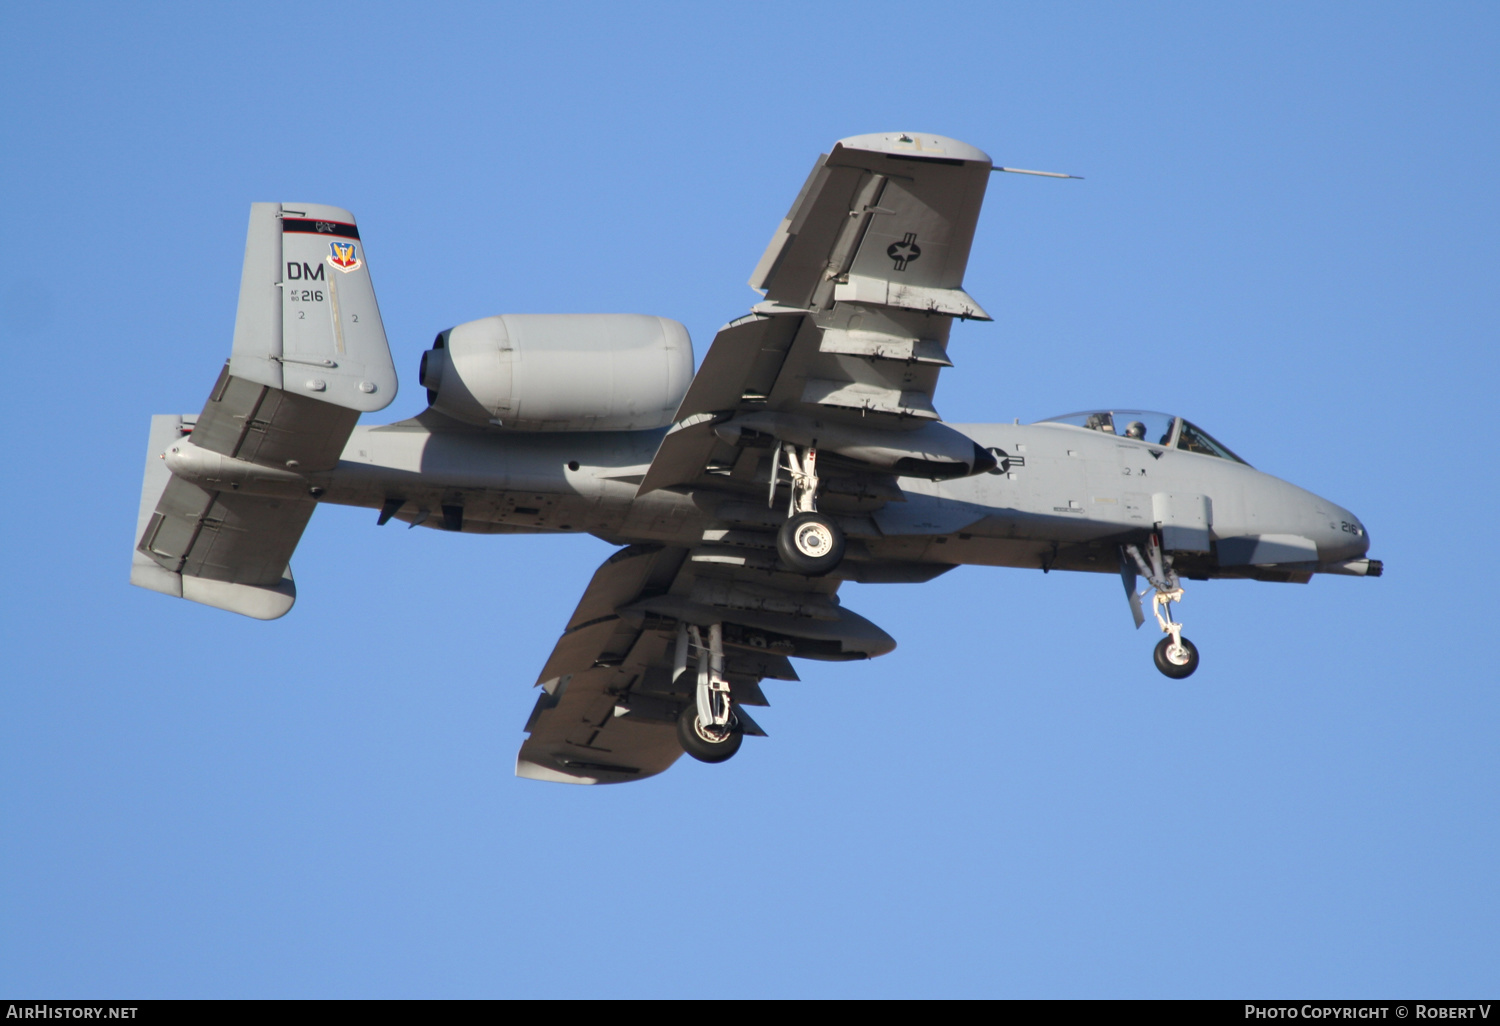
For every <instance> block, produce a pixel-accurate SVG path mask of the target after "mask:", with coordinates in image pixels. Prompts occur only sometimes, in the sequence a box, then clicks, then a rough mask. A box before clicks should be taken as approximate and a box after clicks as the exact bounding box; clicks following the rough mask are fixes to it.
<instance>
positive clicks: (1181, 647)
mask: <svg viewBox="0 0 1500 1026" xmlns="http://www.w3.org/2000/svg"><path fill="white" fill-rule="evenodd" d="M1178 639H1179V640H1178V642H1176V643H1173V641H1172V639H1171V638H1162V639H1161V640H1160V641H1158V642H1157V643H1156V650H1155V651H1154V652H1153V653H1152V658H1153V659H1155V660H1156V668H1157V669H1158V670H1160V671H1161V672H1162V673H1164V674H1166V675H1167V676H1168V677H1171V678H1172V679H1173V680H1182V679H1184V678H1186V677H1191V676H1192V675H1193V671H1194V670H1196V669H1197V668H1198V646H1197V645H1194V644H1193V643H1192V642H1191V641H1189V640H1188V639H1187V638H1184V637H1182V636H1181V635H1180V634H1179V635H1178Z"/></svg>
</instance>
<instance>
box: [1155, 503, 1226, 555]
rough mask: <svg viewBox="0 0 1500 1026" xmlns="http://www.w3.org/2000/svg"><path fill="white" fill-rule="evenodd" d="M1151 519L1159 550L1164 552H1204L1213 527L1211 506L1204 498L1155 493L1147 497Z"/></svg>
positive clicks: (1206, 549)
mask: <svg viewBox="0 0 1500 1026" xmlns="http://www.w3.org/2000/svg"><path fill="white" fill-rule="evenodd" d="M1151 511H1152V515H1153V519H1154V520H1155V521H1156V523H1157V525H1158V526H1159V527H1160V528H1161V547H1162V548H1163V549H1165V550H1167V551H1168V552H1207V551H1208V533H1209V528H1210V527H1211V526H1212V525H1213V503H1212V502H1211V501H1210V500H1209V497H1208V496H1206V495H1189V494H1184V493H1182V492H1157V493H1156V494H1154V495H1152V496H1151Z"/></svg>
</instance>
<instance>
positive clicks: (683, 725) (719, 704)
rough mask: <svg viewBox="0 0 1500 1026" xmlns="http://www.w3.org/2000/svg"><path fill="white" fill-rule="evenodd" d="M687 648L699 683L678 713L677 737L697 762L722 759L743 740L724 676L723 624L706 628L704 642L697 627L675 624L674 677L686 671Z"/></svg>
mask: <svg viewBox="0 0 1500 1026" xmlns="http://www.w3.org/2000/svg"><path fill="white" fill-rule="evenodd" d="M690 650H691V652H692V653H693V654H694V655H695V656H696V659H697V663H698V687H697V689H696V691H695V694H694V700H693V701H692V702H689V703H688V705H687V707H686V708H685V709H683V710H682V714H681V715H680V716H678V717H677V740H678V742H679V743H680V744H681V745H682V750H683V751H684V752H687V753H688V754H689V755H691V756H692V757H693V758H695V759H697V760H698V761H699V762H724V761H725V760H726V759H729V758H730V757H732V756H733V755H734V753H735V752H738V751H739V750H740V745H741V744H743V743H744V740H745V734H744V731H743V730H742V729H741V725H740V721H739V717H737V716H736V715H735V714H734V702H733V700H732V699H731V698H730V695H729V681H728V680H727V679H726V678H725V677H724V625H723V624H718V623H716V624H713V625H712V626H710V627H709V628H708V641H707V643H706V644H705V643H704V639H703V631H702V630H700V629H699V628H698V627H695V626H692V625H690V624H683V625H681V626H680V627H678V628H677V653H676V659H675V660H674V663H675V665H674V666H673V670H672V678H673V679H674V680H675V679H677V678H678V677H680V676H681V675H682V674H684V673H686V672H687V663H688V655H689V651H690Z"/></svg>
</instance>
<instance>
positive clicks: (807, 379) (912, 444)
mask: <svg viewBox="0 0 1500 1026" xmlns="http://www.w3.org/2000/svg"><path fill="white" fill-rule="evenodd" d="M990 170H991V163H990V159H989V157H987V156H986V155H985V154H983V153H981V152H980V151H979V150H976V149H974V148H973V147H971V146H967V145H965V144H963V143H960V142H956V141H954V140H951V139H943V138H941V137H937V136H927V135H915V136H914V135H870V136H859V137H856V138H852V139H845V140H843V141H841V142H839V143H838V144H837V145H835V146H834V148H833V151H832V152H831V153H829V154H828V155H826V156H824V157H823V158H821V159H820V160H819V161H818V163H817V165H816V166H815V167H814V168H813V171H812V174H811V175H810V176H809V177H808V180H807V183H806V184H805V185H804V186H803V187H802V192H801V193H800V194H799V195H798V196H797V199H796V202H794V203H793V204H792V209H791V211H790V212H789V213H788V214H787V216H786V218H785V219H784V220H783V221H782V223H781V226H780V227H779V228H778V229H777V231H776V234H775V236H774V237H773V238H772V240H771V244H770V245H769V246H768V247H767V248H766V252H765V255H764V256H763V257H762V258H761V260H760V264H759V265H758V266H757V267H756V269H755V273H754V274H753V275H752V276H751V279H750V284H751V286H752V287H754V288H758V289H764V290H765V294H766V301H765V302H764V303H760V304H758V305H757V306H756V307H755V308H754V310H753V312H752V313H751V314H750V316H748V317H744V318H741V319H740V320H737V321H734V322H733V323H731V324H729V325H727V326H726V327H725V328H723V329H722V330H721V331H720V332H719V334H718V335H717V337H715V339H714V342H713V345H712V346H711V347H710V348H709V351H708V353H707V355H706V356H705V357H704V360H703V364H702V366H701V367H700V368H699V370H698V373H697V375H696V376H695V377H694V379H693V383H692V385H691V387H690V388H689V390H688V393H687V395H686V397H684V399H683V402H682V405H681V407H680V409H679V410H678V412H677V416H676V423H675V425H674V427H673V428H672V430H671V431H670V432H669V433H668V434H667V436H666V438H665V439H664V440H663V442H662V445H661V448H660V450H659V451H658V453H657V455H656V458H655V460H654V461H653V462H652V465H651V468H650V470H649V471H648V472H647V474H646V477H645V479H644V480H643V481H642V483H641V492H642V494H644V493H646V492H649V491H652V490H654V489H657V488H667V487H674V486H685V485H694V484H709V485H712V484H714V483H715V478H723V477H726V476H735V477H739V478H741V479H743V480H749V479H753V478H754V477H756V476H757V473H759V471H760V469H761V467H760V464H761V463H762V462H763V459H762V457H763V456H764V453H765V452H768V451H769V446H767V445H763V446H761V448H762V452H761V454H760V455H759V456H757V457H755V458H752V457H751V456H749V455H747V452H746V450H747V449H753V448H755V447H756V445H757V440H758V439H762V438H764V437H775V438H786V439H790V440H794V441H795V440H797V435H798V433H799V432H800V433H801V434H808V435H809V437H811V435H818V436H819V444H820V447H821V449H822V450H823V451H824V452H825V453H826V452H834V453H835V454H837V455H839V456H840V458H841V459H844V460H846V461H848V464H849V467H850V469H852V470H854V471H855V472H857V474H858V475H859V476H862V477H864V478H867V479H874V480H876V481H877V482H878V481H879V479H880V478H881V477H882V476H885V477H889V476H890V475H891V474H900V473H912V472H915V473H918V474H921V473H922V472H923V469H924V468H923V465H924V464H930V466H927V467H926V468H925V469H927V470H931V471H932V472H933V473H932V476H955V475H957V474H960V473H970V472H973V470H974V469H975V460H976V459H979V461H980V462H981V463H982V462H983V457H982V455H981V456H978V457H976V455H975V452H974V446H973V443H972V442H969V441H968V440H966V439H964V438H963V437H962V436H960V435H958V433H957V432H953V431H951V429H947V428H945V427H943V426H942V425H939V424H938V423H937V421H938V413H937V409H936V407H935V406H934V404H933V396H934V392H935V389H936V386H937V378H938V374H939V372H940V371H941V370H942V368H944V367H948V366H951V363H950V362H949V360H948V355H947V341H948V333H949V328H950V325H951V323H952V320H953V318H954V317H961V318H976V319H981V320H988V319H989V315H988V314H987V313H985V312H984V310H983V308H981V307H980V305H979V304H978V303H976V302H975V301H974V300H973V299H972V298H970V296H969V295H968V294H967V293H966V292H964V290H963V275H964V270H965V267H966V266H967V264H968V259H969V248H970V245H971V244H972V242H973V238H974V228H975V224H976V222H977V221H978V218H979V211H980V207H981V205H982V203H983V200H984V192H985V187H986V185H987V184H988V180H989V173H990ZM830 425H832V426H833V427H834V428H838V427H842V428H844V429H845V432H844V433H845V434H850V433H853V434H856V435H858V436H859V438H860V439H863V440H864V441H863V444H856V441H849V440H846V441H844V442H835V443H833V444H830V440H829V438H830V435H831V433H833V429H831V428H830V427H829V426H830ZM872 433H876V434H883V435H885V436H887V439H886V442H887V444H886V445H885V446H884V448H886V449H887V450H889V451H888V452H885V453H872V451H871V450H872V448H873V449H879V448H881V447H882V446H881V445H879V444H874V445H872V443H871V442H870V436H871V435H872ZM955 436H956V437H955ZM903 459H904V460H906V461H908V462H907V463H905V464H904V465H902V464H901V463H900V461H901V460H903ZM762 480H769V470H768V469H767V470H766V473H765V474H764V475H763V476H762ZM886 483H887V484H889V483H890V482H886Z"/></svg>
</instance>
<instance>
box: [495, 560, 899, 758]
mask: <svg viewBox="0 0 1500 1026" xmlns="http://www.w3.org/2000/svg"><path fill="white" fill-rule="evenodd" d="M717 533H718V534H719V535H724V536H727V535H728V534H730V533H731V532H717ZM724 540H725V539H724V538H721V539H720V543H719V544H706V545H702V546H699V547H697V548H694V549H688V548H683V547H672V546H657V545H630V546H627V547H626V548H623V549H621V550H619V551H618V552H616V553H615V554H614V555H613V556H611V557H610V558H609V559H607V560H606V561H605V562H604V564H603V565H602V566H600V567H599V569H598V570H597V571H596V572H595V573H594V577H593V580H591V581H590V582H589V586H588V589H587V590H586V591H585V592H584V594H583V598H582V599H581V600H580V601H579V603H578V608H577V609H575V610H574V611H573V615H572V617H571V618H569V620H568V625H567V628H566V629H565V630H564V631H563V635H562V637H561V638H560V639H559V640H558V642H557V646H556V648H554V649H553V651H552V655H551V657H550V658H549V659H548V660H547V664H546V666H545V667H544V668H543V669H542V672H541V675H540V677H539V679H538V681H537V684H538V685H539V686H540V687H541V688H542V692H543V693H542V694H541V695H540V696H539V697H538V698H537V703H536V708H535V709H534V710H533V711H532V713H531V718H530V719H529V720H527V722H526V728H525V729H526V731H527V733H528V734H529V735H530V737H529V738H528V739H527V740H526V741H525V743H523V744H522V745H521V751H520V753H519V754H518V756H517V759H516V775H517V776H521V777H529V778H531V779H534V780H550V781H557V782H563V783H574V784H601V783H620V782H624V781H627V780H640V779H642V778H643V777H648V776H651V775H653V774H656V773H660V772H662V771H663V770H665V769H667V768H668V767H669V766H671V765H672V763H674V762H676V761H677V757H678V756H680V755H681V754H682V748H681V747H680V745H679V744H678V741H677V717H678V715H679V714H680V713H681V711H682V710H683V708H684V707H685V706H686V705H687V704H688V703H690V702H692V701H693V694H692V688H693V685H694V684H695V683H696V676H695V675H694V674H692V673H686V674H682V675H679V674H678V673H677V672H676V671H678V670H680V669H681V664H680V663H679V662H678V658H679V656H678V649H677V639H678V635H679V632H680V630H681V629H682V628H683V626H684V625H687V624H693V625H698V626H707V625H709V624H711V623H721V624H723V625H724V644H725V676H726V677H727V678H728V680H729V682H730V688H731V693H732V695H733V700H734V702H735V703H736V705H737V706H739V707H740V709H739V717H740V720H741V722H742V723H743V724H744V727H745V732H746V733H749V734H763V731H761V730H760V728H759V727H758V726H757V725H756V724H755V721H754V720H753V719H751V718H750V717H749V715H748V714H747V713H746V711H745V710H744V708H743V707H744V706H754V705H766V704H768V703H767V702H766V699H765V695H764V693H763V692H762V691H761V687H760V683H761V681H763V680H765V679H767V678H773V679H776V680H796V679H797V674H796V671H795V670H793V669H792V664H791V662H790V657H794V656H800V657H805V658H814V659H828V660H843V659H866V658H870V657H872V656H876V655H880V654H882V653H884V652H888V651H890V650H891V649H892V648H894V647H895V642H894V641H892V640H891V638H890V636H889V635H887V634H886V633H885V632H884V631H882V630H881V629H880V628H879V627H876V626H875V625H874V624H872V623H870V622H869V621H868V620H866V619H864V618H863V617H861V616H859V615H857V614H855V613H852V612H850V611H849V610H847V609H844V608H843V607H842V606H840V605H839V603H838V600H837V598H836V597H835V594H834V593H835V592H836V591H837V589H838V585H839V581H838V580H836V579H831V578H807V577H802V576H800V575H796V574H785V573H779V572H776V570H775V554H774V552H773V551H771V550H769V549H761V548H756V547H755V545H759V544H760V541H759V540H758V539H751V541H752V543H753V544H752V545H750V546H748V547H741V546H737V545H730V544H724V543H723V542H724Z"/></svg>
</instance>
